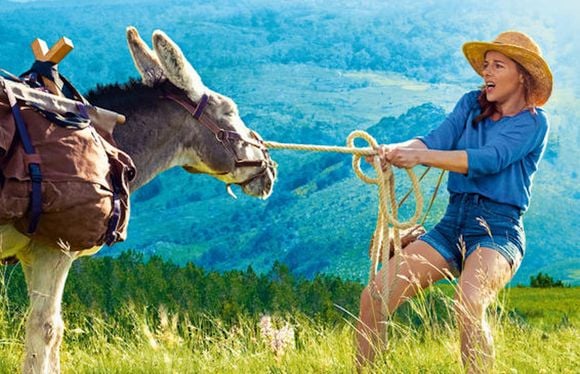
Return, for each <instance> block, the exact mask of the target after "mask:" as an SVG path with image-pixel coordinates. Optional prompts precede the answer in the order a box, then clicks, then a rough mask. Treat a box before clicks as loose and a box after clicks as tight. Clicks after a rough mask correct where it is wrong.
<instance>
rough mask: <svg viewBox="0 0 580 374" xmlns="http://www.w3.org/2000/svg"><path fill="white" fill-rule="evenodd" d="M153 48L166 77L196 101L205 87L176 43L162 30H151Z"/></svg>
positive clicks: (205, 89) (204, 90)
mask: <svg viewBox="0 0 580 374" xmlns="http://www.w3.org/2000/svg"><path fill="white" fill-rule="evenodd" d="M153 49H154V50H155V52H156V53H157V56H159V61H160V62H161V66H163V71H164V72H165V75H166V76H167V79H169V81H170V82H171V83H173V84H174V85H176V86H177V87H179V88H181V89H182V90H184V91H185V92H187V95H188V96H189V98H190V99H191V100H193V101H198V100H199V99H200V98H201V96H202V95H203V94H204V93H205V92H206V91H207V88H206V87H205V86H204V84H203V83H202V81H201V78H200V76H199V74H197V72H196V71H195V69H194V68H193V67H192V66H191V64H190V63H189V62H188V61H187V59H186V58H185V56H184V55H183V52H182V51H181V49H180V48H179V47H178V46H177V44H175V43H174V42H173V41H172V40H171V39H170V38H169V37H168V36H167V35H166V34H165V33H164V32H163V31H161V30H155V32H153Z"/></svg>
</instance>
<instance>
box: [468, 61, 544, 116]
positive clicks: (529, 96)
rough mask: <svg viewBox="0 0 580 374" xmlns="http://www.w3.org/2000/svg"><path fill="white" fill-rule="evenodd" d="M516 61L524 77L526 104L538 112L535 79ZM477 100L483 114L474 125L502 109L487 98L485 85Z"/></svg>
mask: <svg viewBox="0 0 580 374" xmlns="http://www.w3.org/2000/svg"><path fill="white" fill-rule="evenodd" d="M512 61H514V62H515V63H516V66H517V68H518V72H519V73H521V74H522V76H523V77H524V100H525V101H526V106H528V107H529V108H530V111H531V112H532V113H536V108H535V106H534V105H533V104H532V101H533V92H534V91H533V88H534V79H533V78H532V75H531V74H530V73H529V72H528V71H527V70H526V69H525V68H524V67H523V66H522V65H520V63H519V62H517V61H515V60H512ZM477 102H478V103H479V106H480V107H481V114H480V115H478V116H477V117H475V118H474V119H473V123H472V125H473V127H477V124H478V123H479V122H481V121H483V120H484V119H486V118H488V117H491V116H492V115H493V114H494V113H501V111H500V110H499V109H498V108H497V106H496V104H495V103H492V102H490V101H488V100H487V95H486V94H485V85H483V87H481V92H480V93H479V96H478V97H477Z"/></svg>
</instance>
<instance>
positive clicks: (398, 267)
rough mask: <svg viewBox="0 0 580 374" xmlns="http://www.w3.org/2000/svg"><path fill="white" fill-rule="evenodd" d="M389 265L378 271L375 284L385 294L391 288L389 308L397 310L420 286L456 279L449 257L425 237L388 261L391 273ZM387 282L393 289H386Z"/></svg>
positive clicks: (389, 291)
mask: <svg viewBox="0 0 580 374" xmlns="http://www.w3.org/2000/svg"><path fill="white" fill-rule="evenodd" d="M397 260H398V263H397ZM386 269H387V268H382V269H381V270H380V271H379V272H378V273H377V275H376V277H375V278H374V285H372V287H376V288H377V290H378V291H379V292H380V293H381V294H384V293H385V291H388V294H389V302H388V306H389V310H394V309H395V308H396V307H397V306H398V305H399V304H400V303H401V302H403V301H404V299H406V298H409V297H412V296H414V295H415V294H416V293H417V291H418V290H419V289H423V288H426V287H428V286H429V285H431V284H432V283H434V282H437V281H438V280H441V279H444V278H447V279H453V275H452V274H451V271H450V269H451V268H450V266H449V264H448V263H447V260H445V258H444V257H443V256H442V255H441V254H439V252H437V251H436V250H435V249H434V248H433V247H432V246H430V245H429V244H427V243H426V242H424V241H422V240H416V241H414V242H413V243H411V244H409V245H408V246H407V247H406V248H405V249H403V251H402V253H401V256H394V257H392V258H391V259H390V260H389V263H388V274H386V273H387V270H386ZM387 275H388V279H387V277H386V276H387ZM385 282H387V285H388V287H389V290H385V289H384V285H385Z"/></svg>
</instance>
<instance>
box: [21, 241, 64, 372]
mask: <svg viewBox="0 0 580 374" xmlns="http://www.w3.org/2000/svg"><path fill="white" fill-rule="evenodd" d="M74 258H75V257H74V256H73V255H72V254H71V253H69V252H67V251H63V250H60V249H58V248H52V247H45V246H42V245H39V244H38V243H36V242H33V243H31V245H30V247H29V249H28V250H27V251H24V253H22V259H21V261H22V266H23V269H24V274H25V276H26V282H27V284H28V294H29V299H30V313H29V315H28V321H27V322H26V343H25V358H24V366H23V371H24V372H25V373H43V374H44V373H59V372H60V360H59V348H60V344H61V341H62V336H63V333H64V323H63V321H62V317H61V301H62V293H63V290H64V285H65V282H66V278H67V276H68V272H69V270H70V266H71V264H72V262H73V260H74Z"/></svg>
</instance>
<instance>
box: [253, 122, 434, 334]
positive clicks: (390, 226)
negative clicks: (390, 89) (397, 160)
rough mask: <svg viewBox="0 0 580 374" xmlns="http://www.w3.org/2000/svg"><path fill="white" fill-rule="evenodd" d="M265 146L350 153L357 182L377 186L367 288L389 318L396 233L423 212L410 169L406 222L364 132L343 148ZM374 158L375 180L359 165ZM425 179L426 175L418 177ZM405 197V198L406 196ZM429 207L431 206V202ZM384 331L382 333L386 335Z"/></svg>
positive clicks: (391, 178) (397, 256)
mask: <svg viewBox="0 0 580 374" xmlns="http://www.w3.org/2000/svg"><path fill="white" fill-rule="evenodd" d="M355 139H362V140H364V141H366V142H367V144H368V145H369V147H356V146H355V145H354V141H355ZM264 144H265V146H266V147H268V148H272V149H289V150H299V151H314V152H336V153H344V154H352V155H353V157H352V167H353V169H354V172H355V174H356V175H357V177H359V179H361V180H362V181H363V182H365V183H368V184H375V185H377V186H378V187H379V209H378V217H377V225H376V227H375V231H374V234H373V238H372V240H371V249H370V251H369V255H370V258H371V267H370V271H369V289H370V290H371V294H372V295H373V298H375V299H380V300H382V302H381V309H382V310H381V312H382V314H383V315H384V316H387V315H388V310H387V301H388V300H389V298H390V296H391V291H392V286H393V285H394V284H395V282H397V277H396V274H397V273H398V272H399V266H400V262H401V237H400V234H399V230H402V229H407V228H410V227H412V226H415V225H416V224H417V221H418V220H419V217H420V215H421V212H422V210H423V196H422V195H421V191H420V186H419V180H418V179H417V176H416V174H415V173H414V172H413V170H412V169H405V170H406V172H407V175H408V176H409V179H410V180H411V184H412V191H413V193H414V195H415V203H416V205H415V213H414V214H413V216H412V217H411V218H409V219H408V220H407V221H400V220H399V215H398V209H399V205H398V204H397V199H396V195H395V175H394V174H393V171H392V167H391V165H387V167H386V168H385V170H384V171H383V168H382V167H381V160H380V157H379V156H378V152H377V151H376V149H377V148H378V147H379V145H378V143H377V141H376V140H375V139H374V138H373V137H372V136H371V135H370V134H368V133H367V132H365V131H361V130H356V131H353V132H352V133H350V135H349V136H348V137H347V140H346V144H347V146H346V147H340V146H322V145H312V144H294V143H278V142H271V141H265V142H264ZM363 156H373V162H372V167H373V168H374V170H375V173H376V177H374V178H373V177H369V176H368V175H366V174H365V173H364V172H363V171H362V169H361V165H360V160H361V157H363ZM424 176H425V173H424V174H423V176H421V178H423V177H424ZM405 198H406V197H405ZM431 204H432V203H431ZM391 230H392V234H393V235H392V237H393V248H394V258H393V260H394V263H395V269H394V274H393V275H394V276H393V277H392V278H393V283H392V284H390V283H389V281H388V280H389V271H390V270H389V267H388V266H387V264H388V261H389V237H390V235H389V234H390V231H391ZM380 264H382V265H383V266H382V267H383V268H384V269H385V271H384V272H383V279H382V281H383V290H382V291H383V292H382V294H381V293H379V292H377V288H376V284H375V282H374V281H375V278H376V275H377V273H378V271H379V265H380ZM386 330H387V329H385V333H386Z"/></svg>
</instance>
